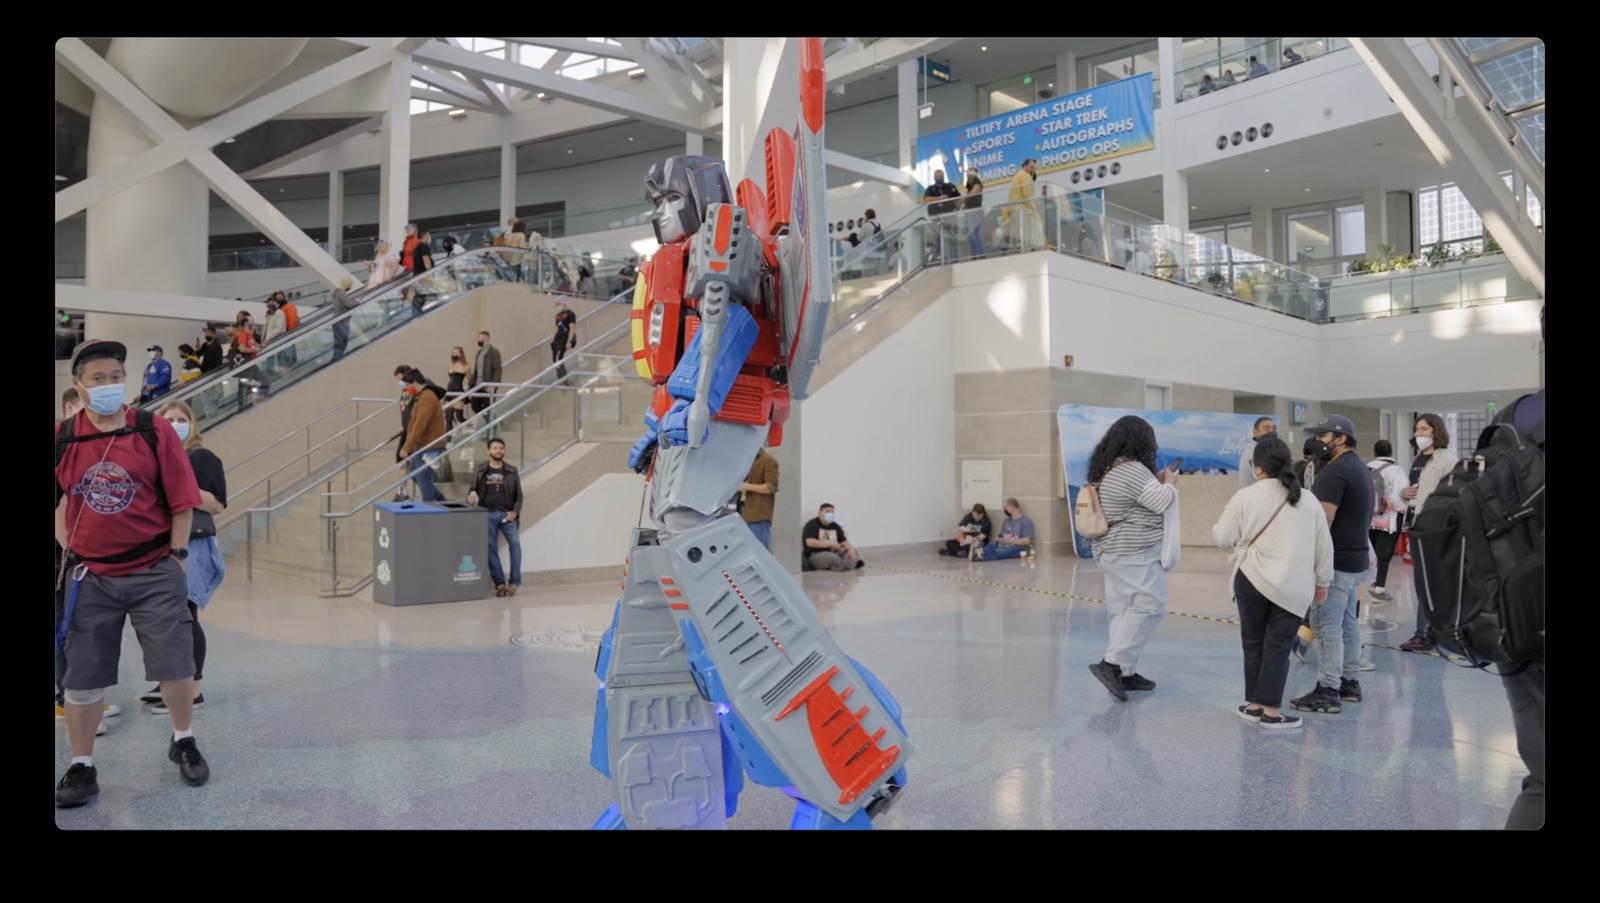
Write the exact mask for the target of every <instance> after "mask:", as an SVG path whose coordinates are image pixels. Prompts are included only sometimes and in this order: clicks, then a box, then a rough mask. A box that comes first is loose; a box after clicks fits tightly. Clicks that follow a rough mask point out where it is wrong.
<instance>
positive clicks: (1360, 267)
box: [1347, 257, 1373, 276]
mask: <svg viewBox="0 0 1600 903" xmlns="http://www.w3.org/2000/svg"><path fill="white" fill-rule="evenodd" d="M1347 272H1348V273H1349V274H1350V275H1352V276H1356V275H1360V274H1361V273H1370V272H1373V269H1372V261H1370V260H1368V259H1367V258H1365V257H1357V258H1356V259H1355V260H1352V261H1350V267H1349V269H1348V270H1347Z"/></svg>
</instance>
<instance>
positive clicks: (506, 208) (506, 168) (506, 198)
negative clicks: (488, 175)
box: [499, 116, 517, 229]
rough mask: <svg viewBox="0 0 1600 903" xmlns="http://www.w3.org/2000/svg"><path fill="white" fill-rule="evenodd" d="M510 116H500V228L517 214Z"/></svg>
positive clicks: (515, 152)
mask: <svg viewBox="0 0 1600 903" xmlns="http://www.w3.org/2000/svg"><path fill="white" fill-rule="evenodd" d="M512 125H513V121H512V118H511V117H510V116H502V117H500V219H499V223H500V228H502V229H503V228H505V224H506V223H507V222H508V221H510V219H511V217H513V216H516V215H517V146H516V145H515V144H513V143H511V127H512Z"/></svg>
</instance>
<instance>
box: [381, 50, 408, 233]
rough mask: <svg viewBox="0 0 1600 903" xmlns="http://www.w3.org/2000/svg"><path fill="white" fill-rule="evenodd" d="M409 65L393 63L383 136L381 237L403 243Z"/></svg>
mask: <svg viewBox="0 0 1600 903" xmlns="http://www.w3.org/2000/svg"><path fill="white" fill-rule="evenodd" d="M408 69H409V66H408V65H406V64H403V63H402V62H401V61H400V60H396V61H395V62H394V63H393V64H392V65H391V66H390V72H389V86H388V91H387V92H386V95H387V97H388V109H387V111H386V112H385V113H384V123H383V126H384V128H383V132H382V134H381V135H380V136H379V143H380V144H381V145H382V151H381V153H380V155H379V161H380V162H379V164H378V237H380V238H383V239H385V240H387V241H388V242H390V243H391V244H393V245H394V246H395V247H399V245H398V244H397V243H398V242H401V241H403V240H404V239H405V223H406V219H407V213H408V209H407V208H408V207H409V206H410V202H411V97H410V94H411V78H410V72H408V71H407V70H408Z"/></svg>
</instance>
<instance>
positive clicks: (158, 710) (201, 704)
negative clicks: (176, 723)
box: [150, 693, 206, 715]
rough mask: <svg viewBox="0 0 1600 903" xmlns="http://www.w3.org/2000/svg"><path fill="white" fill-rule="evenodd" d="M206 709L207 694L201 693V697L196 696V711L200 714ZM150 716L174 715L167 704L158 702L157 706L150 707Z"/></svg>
mask: <svg viewBox="0 0 1600 903" xmlns="http://www.w3.org/2000/svg"><path fill="white" fill-rule="evenodd" d="M205 707H206V694H204V693H201V694H200V695H199V696H196V697H195V698H194V711H196V712H198V711H200V710H201V709H203V708H205ZM150 714H152V715H170V714H172V710H171V709H169V708H167V704H166V703H164V702H161V701H160V700H157V701H156V704H155V705H153V706H151V707H150Z"/></svg>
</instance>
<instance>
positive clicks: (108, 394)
mask: <svg viewBox="0 0 1600 903" xmlns="http://www.w3.org/2000/svg"><path fill="white" fill-rule="evenodd" d="M126 397H127V390H126V389H125V388H124V387H123V385H122V383H117V384H116V385H111V386H94V387H92V388H90V389H89V410H91V411H93V412H95V413H96V414H99V415H100V416H101V417H110V416H111V415H112V414H115V413H116V412H118V411H120V410H122V400H123V399H124V398H126Z"/></svg>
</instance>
